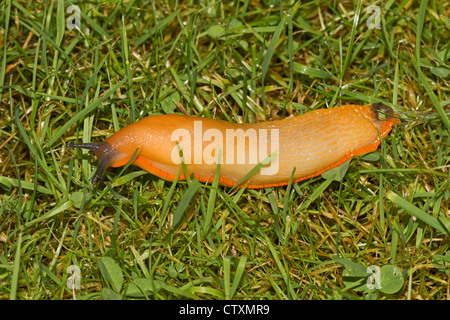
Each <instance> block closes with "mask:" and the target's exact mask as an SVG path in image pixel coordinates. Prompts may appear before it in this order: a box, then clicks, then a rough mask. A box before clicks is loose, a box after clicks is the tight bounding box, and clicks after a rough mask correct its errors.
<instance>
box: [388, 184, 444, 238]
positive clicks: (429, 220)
mask: <svg viewBox="0 0 450 320" xmlns="http://www.w3.org/2000/svg"><path fill="white" fill-rule="evenodd" d="M386 197H387V198H388V199H389V200H390V201H392V202H393V203H395V204H396V205H397V206H399V207H400V208H402V209H403V210H405V211H407V212H409V213H410V214H412V215H413V216H414V217H416V218H417V219H419V220H421V221H423V222H424V223H426V224H427V225H429V226H430V227H432V228H434V229H436V230H438V231H439V232H441V233H443V234H445V235H447V236H449V235H450V231H449V230H447V229H445V227H444V226H443V225H442V224H441V223H440V222H439V220H438V219H436V218H434V217H432V216H430V215H429V214H428V213H426V212H425V211H423V210H421V209H419V208H417V207H416V206H415V205H413V204H412V203H411V202H409V201H407V200H405V199H404V198H402V197H401V196H399V195H398V194H396V193H394V192H392V191H389V192H388V193H387V194H386Z"/></svg>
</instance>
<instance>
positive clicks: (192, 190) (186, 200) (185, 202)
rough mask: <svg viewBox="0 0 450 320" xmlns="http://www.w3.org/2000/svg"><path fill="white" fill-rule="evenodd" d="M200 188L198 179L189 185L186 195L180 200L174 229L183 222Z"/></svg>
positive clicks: (175, 215)
mask: <svg viewBox="0 0 450 320" xmlns="http://www.w3.org/2000/svg"><path fill="white" fill-rule="evenodd" d="M199 188H200V181H198V180H197V179H194V180H192V182H191V184H190V185H189V187H188V189H187V190H186V192H185V193H184V195H183V197H182V198H181V200H180V203H179V204H178V208H177V210H176V211H175V214H174V216H173V223H172V228H176V227H177V226H178V225H179V223H180V222H181V220H182V218H183V215H184V212H185V211H186V209H187V208H188V206H189V204H190V203H191V200H192V198H193V197H194V195H195V194H196V193H197V190H198V189H199Z"/></svg>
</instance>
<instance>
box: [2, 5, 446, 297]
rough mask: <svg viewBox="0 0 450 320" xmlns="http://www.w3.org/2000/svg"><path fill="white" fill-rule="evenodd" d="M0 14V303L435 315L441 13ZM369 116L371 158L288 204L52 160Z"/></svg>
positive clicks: (275, 8) (442, 115)
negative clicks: (223, 125) (322, 112)
mask: <svg viewBox="0 0 450 320" xmlns="http://www.w3.org/2000/svg"><path fill="white" fill-rule="evenodd" d="M0 6H1V13H0V43H1V46H0V57H1V58H0V97H1V105H0V299H33V300H58V299H78V300H83V299H150V300H173V299H199V300H217V299H249V300H272V299H275V300H296V299H305V300H330V299H382V300H398V299H401V300H406V299H411V300H415V299H419V300H426V299H431V300H444V299H450V276H449V269H450V251H449V245H450V242H449V236H450V206H449V203H450V201H449V198H450V184H449V181H450V170H449V169H450V121H449V116H450V107H449V106H450V94H449V92H450V86H449V82H450V76H449V74H450V64H449V61H450V60H449V59H450V42H449V39H450V20H449V16H450V4H449V2H448V1H444V0H437V1H385V2H382V1H375V2H369V1H314V0H313V1H309V2H303V1H302V2H300V1H288V0H286V1H281V0H252V1H250V0H235V1H211V0H200V1H192V0H180V1H173V0H160V1H142V0H125V1H117V0H111V1H104V2H96V1H78V2H75V1H74V2H71V1H64V0H56V1H44V2H40V1H29V0H25V1H18V0H4V1H1V2H0ZM374 103H383V104H384V105H386V106H388V107H390V108H391V109H392V110H393V111H394V112H395V113H396V114H397V115H398V116H399V118H400V119H401V123H400V124H398V125H396V126H395V127H394V128H393V130H392V132H391V133H390V134H389V135H388V136H387V137H386V138H385V139H383V141H382V143H381V145H380V147H379V148H378V149H377V151H375V152H372V153H370V154H366V155H362V156H357V157H355V158H353V159H352V161H351V162H350V163H349V164H348V167H345V168H344V167H339V168H338V169H337V170H335V171H333V172H332V173H338V174H337V175H333V174H328V175H322V176H318V177H315V178H312V179H309V180H305V181H302V182H298V183H294V184H289V185H287V186H283V187H273V188H262V189H243V188H233V189H232V188H229V187H223V186H215V185H214V184H213V185H211V184H203V183H198V181H196V180H189V181H176V182H170V181H164V180H162V179H159V178H157V177H155V176H152V175H150V174H148V173H147V172H145V171H143V170H141V169H139V168H137V167H134V166H125V167H122V168H116V169H113V168H109V169H108V170H107V172H106V175H105V177H104V178H103V180H102V181H100V182H99V183H98V184H97V185H95V186H94V185H92V183H91V181H90V179H91V178H92V176H93V173H94V170H95V167H96V165H97V160H96V158H95V157H93V156H91V155H90V154H89V153H88V152H87V151H81V150H79V149H72V148H68V147H67V144H68V143H75V142H100V141H103V140H104V139H105V137H108V136H109V135H111V134H113V133H114V132H116V131H118V130H120V129H121V128H123V127H124V126H126V125H127V124H130V123H133V122H136V121H137V120H139V119H142V118H144V117H146V116H148V115H157V114H170V113H179V114H190V115H197V116H202V117H208V118H215V119H222V120H227V121H230V122H236V123H247V122H259V121H266V120H273V119H278V118H284V117H288V116H291V115H301V114H303V113H306V112H309V111H311V110H315V109H321V108H329V107H334V106H339V105H344V104H358V105H371V104H374ZM337 134H338V133H337ZM345 169H346V170H347V171H346V172H345ZM344 172H345V175H344V176H342V173H344Z"/></svg>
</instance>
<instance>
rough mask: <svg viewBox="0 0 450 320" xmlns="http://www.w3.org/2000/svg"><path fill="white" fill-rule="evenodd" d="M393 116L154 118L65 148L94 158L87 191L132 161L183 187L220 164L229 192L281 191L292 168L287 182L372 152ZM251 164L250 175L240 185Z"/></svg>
mask: <svg viewBox="0 0 450 320" xmlns="http://www.w3.org/2000/svg"><path fill="white" fill-rule="evenodd" d="M379 112H381V113H382V114H384V115H385V116H384V119H380V117H379ZM395 116H396V115H395V114H394V113H393V112H392V111H391V110H390V109H388V108H386V107H384V106H383V105H381V104H375V105H373V106H372V107H370V106H359V105H343V106H340V107H335V108H329V109H319V110H314V111H311V112H307V113H305V114H303V115H301V116H296V117H288V118H285V119H282V120H274V121H267V122H261V123H251V124H236V123H230V122H227V121H222V120H215V119H209V118H202V117H195V116H183V115H177V114H168V115H156V116H149V117H146V118H143V119H142V120H140V121H138V122H136V123H133V124H130V125H128V126H126V127H124V128H123V129H121V130H119V131H118V132H116V133H114V134H113V135H111V136H110V137H108V138H107V139H106V141H104V142H94V143H80V144H78V143H68V144H67V146H68V147H75V148H85V149H89V150H91V152H93V153H95V155H96V156H97V157H98V159H99V165H98V168H97V171H96V173H95V175H94V177H93V179H92V183H93V184H96V183H97V182H98V180H99V179H100V178H101V177H102V176H103V174H104V172H105V170H106V168H107V167H120V166H124V165H125V164H127V163H128V162H129V161H131V160H132V164H133V165H135V166H138V167H140V168H142V169H144V170H145V171H147V172H149V173H151V174H153V175H155V176H158V177H160V178H162V179H165V180H169V181H173V180H174V179H175V178H176V176H177V174H180V175H179V179H180V180H183V179H185V178H186V176H185V173H186V172H187V174H188V175H189V176H193V177H195V178H197V179H198V180H200V181H201V182H204V183H211V182H212V181H213V179H214V176H215V173H216V168H217V165H218V164H220V176H219V184H221V185H224V186H229V187H233V186H235V185H236V184H237V183H238V182H239V183H240V186H245V187H247V188H264V187H275V186H281V185H286V184H288V183H289V180H290V178H291V174H292V172H293V170H294V168H295V174H294V176H293V182H294V183H295V182H298V181H301V180H305V179H309V178H312V177H315V176H318V175H320V174H321V173H323V172H325V171H327V170H329V169H331V168H334V167H337V166H339V165H340V164H342V163H344V162H345V161H347V160H348V159H350V158H352V157H354V156H358V155H361V154H365V153H368V152H371V151H374V150H376V149H377V147H378V145H379V144H380V142H381V140H380V139H381V138H384V137H385V136H386V135H387V134H388V133H389V132H390V131H391V129H392V126H393V125H394V124H397V123H399V122H400V121H399V120H398V119H397V118H395ZM269 156H271V157H270V158H268V157H269ZM268 159H269V160H271V161H270V162H267V160H268ZM260 163H261V164H260ZM258 164H260V167H259V168H258V170H257V171H256V172H255V173H254V174H253V175H252V176H251V177H250V178H247V180H245V181H242V179H243V178H244V177H246V175H247V173H248V172H250V171H251V170H252V169H253V168H255V166H257V165H258ZM180 168H184V170H183V169H180ZM186 169H187V170H186ZM180 170H181V172H180Z"/></svg>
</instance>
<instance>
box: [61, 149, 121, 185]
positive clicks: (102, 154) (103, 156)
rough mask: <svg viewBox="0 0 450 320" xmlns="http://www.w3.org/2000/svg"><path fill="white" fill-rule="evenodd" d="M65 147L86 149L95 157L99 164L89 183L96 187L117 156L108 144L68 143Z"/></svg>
mask: <svg viewBox="0 0 450 320" xmlns="http://www.w3.org/2000/svg"><path fill="white" fill-rule="evenodd" d="M67 147H69V148H80V149H88V150H90V153H93V154H95V155H96V156H97V158H98V160H99V163H98V166H97V170H96V171H95V174H94V177H93V178H92V181H91V183H92V184H93V185H96V184H97V183H98V181H99V180H100V179H102V178H103V175H104V174H105V171H106V169H107V168H108V167H109V166H111V164H112V162H113V161H114V158H115V157H116V156H117V155H118V154H119V152H118V151H117V150H116V149H114V148H113V147H112V146H111V145H110V144H109V143H108V142H90V143H68V144H67Z"/></svg>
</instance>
